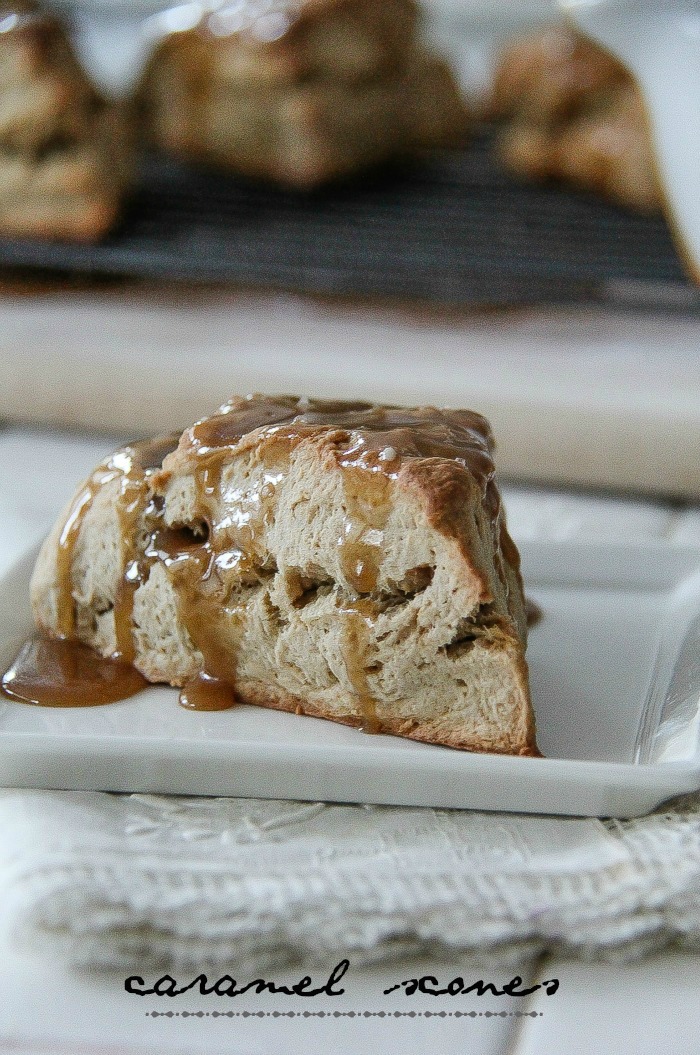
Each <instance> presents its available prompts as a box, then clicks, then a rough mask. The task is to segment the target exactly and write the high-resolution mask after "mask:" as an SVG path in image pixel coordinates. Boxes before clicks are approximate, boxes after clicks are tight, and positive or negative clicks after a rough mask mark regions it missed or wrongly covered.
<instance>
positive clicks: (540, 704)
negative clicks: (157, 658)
mask: <svg viewBox="0 0 700 1055" xmlns="http://www.w3.org/2000/svg"><path fill="white" fill-rule="evenodd" d="M521 553H522V557H523V573H524V577H525V582H526V585H527V592H528V594H529V595H530V596H531V597H533V598H534V599H535V600H536V601H538V602H539V604H540V605H541V606H542V608H543V610H544V619H543V620H542V622H541V623H540V624H539V626H537V627H536V628H535V629H534V630H533V631H532V632H531V638H530V645H529V648H528V659H529V664H530V672H531V685H532V696H533V701H534V706H535V711H536V716H537V725H538V740H539V744H540V747H541V749H542V751H543V752H544V754H545V756H546V757H545V758H542V759H533V758H510V757H505V756H500V755H481V754H470V753H468V752H463V751H455V750H451V749H449V748H441V747H433V746H429V745H427V744H418V743H413V742H411V741H409V740H402V739H399V738H397V737H391V736H383V735H379V736H369V735H367V734H364V733H362V732H360V731H358V730H355V729H350V728H346V727H345V726H341V725H337V724H335V723H333V722H327V721H322V720H320V719H316V718H308V717H300V716H297V715H291V714H281V713H278V712H276V711H267V710H263V709H260V708H255V707H238V708H234V709H233V710H230V711H220V712H214V713H204V712H193V711H187V710H184V709H183V708H182V707H180V706H178V702H177V692H176V690H173V689H170V688H167V687H154V688H151V689H148V690H147V691H145V692H143V693H141V694H140V695H139V696H137V697H133V698H132V699H129V700H125V701H123V702H120V703H113V704H108V705H105V706H102V707H87V708H75V709H71V708H57V709H53V708H43V707H32V706H27V705H24V704H19V703H14V702H12V701H9V700H2V701H0V784H2V785H5V786H11V787H40V788H67V789H92V790H106V791H139V792H159V793H173V794H196V795H241V796H257V797H262V798H292V799H294V798H296V799H309V800H318V799H325V800H333V801H341V802H373V803H395V804H402V805H412V806H436V807H456V808H466V809H490V810H510V811H519V812H531V813H532V812H536V813H552V814H574V815H590V816H634V815H638V814H642V813H644V812H647V811H648V810H650V809H652V808H653V807H654V806H656V805H657V804H658V803H660V802H662V801H663V800H664V799H666V798H669V797H671V796H672V795H675V794H680V793H683V792H687V791H691V790H695V789H696V788H698V787H700V706H699V705H700V550H698V549H697V548H690V547H688V548H685V547H670V546H668V545H667V544H660V543H659V544H645V545H643V546H630V547H627V546H624V545H614V546H612V545H600V544H585V543H535V544H528V545H525V546H521ZM34 557H35V553H34V552H32V553H30V554H28V555H27V556H26V557H25V558H24V559H23V560H22V561H20V563H19V564H18V565H16V566H15V567H14V568H13V569H12V570H11V571H10V572H8V573H7V574H6V575H5V576H4V577H3V578H2V580H0V663H1V664H3V669H4V667H7V666H8V665H9V664H10V662H11V661H12V659H13V658H14V654H15V652H16V650H17V647H18V646H19V644H20V643H21V641H22V640H23V638H24V637H26V636H27V635H28V633H29V632H30V630H31V619H30V614H29V604H28V592H29V576H30V573H31V568H32V565H33V561H34Z"/></svg>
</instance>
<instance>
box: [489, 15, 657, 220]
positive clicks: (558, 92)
mask: <svg viewBox="0 0 700 1055" xmlns="http://www.w3.org/2000/svg"><path fill="white" fill-rule="evenodd" d="M491 116H494V117H496V118H499V119H505V124H504V127H503V130H502V132H501V136H500V140H499V152H500V155H501V157H502V159H503V161H504V162H505V164H506V165H507V166H508V167H509V168H510V169H511V170H512V171H513V172H514V173H516V174H517V175H520V176H525V177H528V178H531V179H537V180H545V179H560V180H565V181H567V182H569V183H572V184H574V185H575V186H577V187H580V188H582V189H584V190H591V191H594V192H596V193H598V194H602V195H603V196H604V197H607V198H609V199H611V200H612V201H615V202H617V203H619V204H620V205H624V206H626V207H628V208H631V209H635V210H637V211H639V212H654V211H656V210H658V209H660V208H661V192H660V188H659V183H658V179H657V175H656V169H655V162H654V157H653V152H652V146H651V140H650V134H649V128H648V124H647V118H646V114H645V112H644V104H643V101H642V98H641V95H640V94H639V91H638V90H637V88H636V86H635V84H634V81H633V80H632V77H631V76H630V74H629V73H628V72H627V70H626V69H625V67H624V66H623V65H622V64H621V63H620V62H618V61H617V59H615V58H614V57H613V56H612V55H610V54H608V52H606V51H604V50H603V48H600V47H599V46H598V45H597V44H594V43H593V42H592V41H590V40H587V39H586V38H585V37H583V36H581V35H580V34H577V33H575V32H574V31H573V30H570V29H569V28H567V27H566V26H561V27H558V26H556V27H551V28H549V29H546V30H540V31H538V32H536V33H533V34H531V35H529V36H527V37H524V38H521V39H519V40H517V41H515V42H513V43H512V44H511V45H510V46H509V47H508V48H506V50H505V51H504V53H503V55H502V57H501V61H500V63H499V66H498V70H497V73H496V78H495V82H494V88H493V95H492V99H491Z"/></svg>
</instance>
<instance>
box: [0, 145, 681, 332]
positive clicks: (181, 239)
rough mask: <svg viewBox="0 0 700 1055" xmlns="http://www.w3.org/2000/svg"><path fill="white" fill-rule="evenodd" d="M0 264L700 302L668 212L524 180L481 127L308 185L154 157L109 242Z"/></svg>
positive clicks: (325, 285) (436, 296) (403, 290)
mask: <svg viewBox="0 0 700 1055" xmlns="http://www.w3.org/2000/svg"><path fill="white" fill-rule="evenodd" d="M0 265H6V266H12V267H20V268H41V269H42V270H50V271H58V272H69V273H71V274H78V275H84V276H97V275H112V276H129V277H134V278H157V279H161V280H162V279H172V280H186V281H189V282H191V281H195V282H196V281H203V282H212V281H213V282H227V283H234V284H238V285H243V286H246V287H258V288H260V287H269V288H276V289H287V290H293V291H298V292H305V293H316V294H325V295H334V296H360V297H381V298H391V299H393V298H399V299H402V300H405V299H412V300H419V301H423V302H428V303H430V302H432V303H434V304H438V305H440V304H442V305H453V306H460V305H461V306H475V305H507V304H516V303H528V302H529V303H533V302H567V301H581V300H604V301H608V302H610V301H613V302H619V303H627V304H634V305H635V306H637V307H639V306H645V305H648V306H650V307H658V306H659V305H666V306H668V307H672V308H674V309H676V310H687V311H692V312H695V311H698V310H699V309H700V290H698V289H697V288H696V287H695V286H693V285H692V284H691V283H690V282H689V281H688V280H687V279H686V277H685V275H684V273H683V270H682V268H681V266H680V263H679V261H678V257H677V255H676V253H675V250H674V247H673V243H672V241H671V237H670V234H669V231H668V228H667V226H666V224H665V222H664V220H663V219H662V218H661V217H660V216H657V217H650V216H638V215H635V214H633V213H629V212H627V211H625V210H623V209H621V208H617V207H615V206H613V205H610V204H608V203H606V202H604V201H601V200H599V199H598V198H596V197H594V196H593V195H588V194H584V193H577V192H573V191H571V190H568V189H564V188H561V187H557V186H535V185H529V184H525V183H518V182H517V181H515V180H513V179H512V178H510V177H509V176H508V175H507V174H506V173H504V172H503V171H502V169H501V168H500V167H499V165H498V164H497V162H496V161H495V159H494V156H493V152H492V149H491V145H490V141H489V136H488V134H486V133H485V134H482V135H480V136H478V137H476V138H475V139H474V140H472V142H471V143H470V144H469V146H468V147H467V148H466V149H464V150H460V151H449V152H442V153H438V154H435V155H432V156H431V157H430V158H429V159H426V160H424V161H421V162H414V163H412V164H411V165H410V166H408V167H403V168H401V169H399V168H396V169H386V170H384V171H383V172H382V173H380V174H376V175H373V176H372V177H370V178H363V179H362V180H357V181H354V182H351V183H347V184H344V185H342V186H339V187H333V188H329V189H325V190H323V191H321V192H316V193H313V194H298V193H287V192H283V191H279V190H276V189H274V188H271V187H267V186H262V185H258V184H254V183H250V182H248V181H246V180H243V179H239V178H237V177H234V176H231V175H229V174H227V173H222V172H218V171H213V170H209V169H205V168H198V167H195V166H190V165H185V164H181V163H178V162H175V161H173V160H169V159H164V158H159V157H148V158H146V159H144V160H143V163H142V166H141V172H140V181H139V185H138V189H137V191H136V193H135V194H134V196H133V198H132V200H131V203H130V205H129V206H128V208H127V210H126V213H125V215H124V218H123V221H122V223H121V226H120V228H119V229H118V230H117V231H116V232H115V233H114V234H113V235H112V236H111V237H110V238H109V239H108V240H106V241H104V242H103V243H101V244H100V245H97V246H79V245H66V244H63V243H60V244H59V243H51V244H49V243H40V242H30V241H24V240H22V241H19V240H0Z"/></svg>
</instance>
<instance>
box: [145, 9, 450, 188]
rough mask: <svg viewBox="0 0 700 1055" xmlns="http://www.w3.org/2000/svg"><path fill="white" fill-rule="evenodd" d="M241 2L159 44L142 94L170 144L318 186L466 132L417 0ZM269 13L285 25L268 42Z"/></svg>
mask: <svg viewBox="0 0 700 1055" xmlns="http://www.w3.org/2000/svg"><path fill="white" fill-rule="evenodd" d="M231 12H233V9H231V10H230V11H229V9H225V8H221V9H216V10H214V11H209V12H205V14H203V15H202V17H201V19H200V21H199V23H198V24H197V25H196V26H195V27H194V28H191V29H188V30H185V31H182V32H174V33H170V34H169V35H167V36H166V37H165V39H164V40H163V41H162V42H161V44H160V45H159V47H158V48H157V49H156V51H155V53H154V56H153V58H152V60H151V62H150V64H149V67H148V68H147V71H146V73H145V75H144V78H143V81H142V84H141V88H140V90H139V93H138V95H139V108H140V112H141V114H142V120H143V127H144V130H145V137H146V139H147V140H148V141H149V142H150V143H151V144H153V145H155V146H157V147H158V148H159V149H162V150H164V151H166V152H168V153H173V154H176V155H179V156H181V157H183V158H189V159H194V160H205V161H209V162H213V163H215V164H218V165H221V166H224V167H226V168H228V169H230V170H232V171H235V172H239V173H242V174H244V175H246V176H249V177H253V178H259V179H264V180H267V181H271V182H274V183H277V184H279V185H281V186H284V187H291V188H294V189H301V190H309V189H312V188H314V187H317V186H319V185H321V184H324V183H327V182H328V181H331V180H334V179H337V178H340V177H344V176H347V175H348V174H350V173H352V172H355V171H361V170H364V169H366V168H368V167H370V166H372V165H375V164H377V163H379V162H382V161H384V160H386V159H389V158H392V157H396V156H401V155H403V154H410V153H415V152H416V151H421V150H423V149H426V148H430V147H435V146H443V147H447V146H453V145H456V144H459V143H461V142H463V140H464V138H465V135H466V130H467V125H468V116H467V112H466V109H465V106H464V102H463V100H462V98H461V96H460V93H459V91H458V89H457V86H456V84H455V81H454V79H453V77H452V75H451V73H450V71H449V69H448V68H447V66H446V65H445V63H444V62H442V61H441V60H440V59H437V58H436V57H434V56H433V55H430V54H428V53H427V52H426V51H425V50H424V49H423V48H421V47H420V46H419V45H418V43H417V40H416V38H415V35H414V31H415V22H416V11H415V7H414V5H413V3H412V2H411V0H390V2H388V3H385V4H384V3H380V2H378V0H301V2H299V3H292V2H290V0H280V2H279V3H276V4H272V5H270V4H265V3H262V2H260V3H250V4H247V5H246V6H245V8H242V9H239V8H236V10H235V12H234V13H235V17H234V15H233V14H232V13H231ZM227 19H228V21H227ZM271 20H272V21H274V20H277V21H276V22H275V25H276V26H278V30H279V31H277V30H276V34H277V35H274V36H273V39H266V38H265V34H269V33H270V32H271V30H270V25H271V24H272V23H271ZM261 27H262V28H261Z"/></svg>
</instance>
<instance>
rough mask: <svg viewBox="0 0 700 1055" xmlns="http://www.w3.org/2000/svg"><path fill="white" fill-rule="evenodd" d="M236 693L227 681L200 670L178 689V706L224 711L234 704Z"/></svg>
mask: <svg viewBox="0 0 700 1055" xmlns="http://www.w3.org/2000/svg"><path fill="white" fill-rule="evenodd" d="M236 702H237V701H236V694H235V692H234V691H233V689H232V687H231V685H230V684H229V683H228V682H227V681H221V680H220V679H219V678H212V677H211V675H209V674H206V673H205V672H204V671H200V673H199V674H196V675H195V676H194V677H193V678H190V680H189V681H188V682H187V684H186V685H185V686H184V687H183V688H182V690H181V691H180V706H181V707H185V708H187V709H188V710H191V711H226V710H229V708H231V707H235V706H236Z"/></svg>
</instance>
